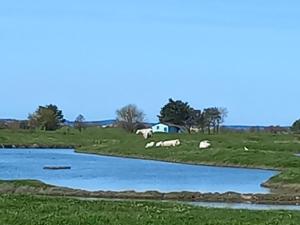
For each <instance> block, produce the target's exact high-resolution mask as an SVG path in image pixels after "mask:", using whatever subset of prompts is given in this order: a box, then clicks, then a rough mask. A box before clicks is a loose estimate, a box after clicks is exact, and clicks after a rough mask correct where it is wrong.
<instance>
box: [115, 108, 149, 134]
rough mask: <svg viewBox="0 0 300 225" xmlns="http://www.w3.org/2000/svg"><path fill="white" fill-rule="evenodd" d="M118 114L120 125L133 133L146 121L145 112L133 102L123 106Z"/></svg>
mask: <svg viewBox="0 0 300 225" xmlns="http://www.w3.org/2000/svg"><path fill="white" fill-rule="evenodd" d="M116 114H117V123H118V125H119V126H120V127H122V128H123V129H125V130H126V131H128V132H131V133H133V132H134V131H135V130H136V129H138V127H140V126H141V124H143V123H144V118H145V114H144V113H143V111H142V110H140V109H138V107H137V106H136V105H133V104H129V105H126V106H124V107H122V108H121V109H119V110H117V111H116Z"/></svg>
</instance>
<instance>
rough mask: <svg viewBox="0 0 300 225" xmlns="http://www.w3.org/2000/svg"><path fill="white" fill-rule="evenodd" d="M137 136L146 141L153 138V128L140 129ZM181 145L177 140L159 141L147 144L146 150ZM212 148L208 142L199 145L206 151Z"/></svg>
mask: <svg viewBox="0 0 300 225" xmlns="http://www.w3.org/2000/svg"><path fill="white" fill-rule="evenodd" d="M136 134H137V135H140V134H141V135H143V137H144V138H145V139H148V138H150V137H152V135H153V131H152V129H151V128H148V129H140V130H137V131H136ZM180 144H181V142H180V140H179V139H175V140H167V141H159V142H154V141H152V142H149V143H147V144H146V146H145V148H153V147H175V146H179V145H180ZM210 146H211V143H210V142H209V141H208V140H204V141H201V142H200V144H199V148H200V149H206V148H209V147H210Z"/></svg>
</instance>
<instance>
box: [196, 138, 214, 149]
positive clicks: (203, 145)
mask: <svg viewBox="0 0 300 225" xmlns="http://www.w3.org/2000/svg"><path fill="white" fill-rule="evenodd" d="M210 146H211V144H210V143H209V141H208V140H205V141H201V142H200V144H199V148H200V149H206V148H209V147H210Z"/></svg>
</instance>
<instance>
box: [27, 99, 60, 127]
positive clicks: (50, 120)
mask: <svg viewBox="0 0 300 225" xmlns="http://www.w3.org/2000/svg"><path fill="white" fill-rule="evenodd" d="M28 119H29V121H30V122H29V124H35V123H36V125H37V126H38V127H40V128H41V129H43V130H56V129H58V128H59V127H60V125H61V123H63V122H64V121H65V120H64V116H63V114H62V111H61V110H59V109H58V107H57V106H56V105H52V104H50V105H46V106H39V107H38V109H37V110H36V111H35V112H34V113H33V114H30V115H29V117H28ZM30 127H31V125H30Z"/></svg>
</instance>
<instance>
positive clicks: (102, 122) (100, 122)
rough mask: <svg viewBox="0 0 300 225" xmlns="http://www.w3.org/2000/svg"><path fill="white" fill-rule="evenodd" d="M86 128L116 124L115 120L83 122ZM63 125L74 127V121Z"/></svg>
mask: <svg viewBox="0 0 300 225" xmlns="http://www.w3.org/2000/svg"><path fill="white" fill-rule="evenodd" d="M84 123H85V124H86V125H87V126H109V125H113V124H115V123H116V120H100V121H85V122H84ZM64 124H65V125H67V126H74V121H69V120H66V121H65V123H64Z"/></svg>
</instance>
